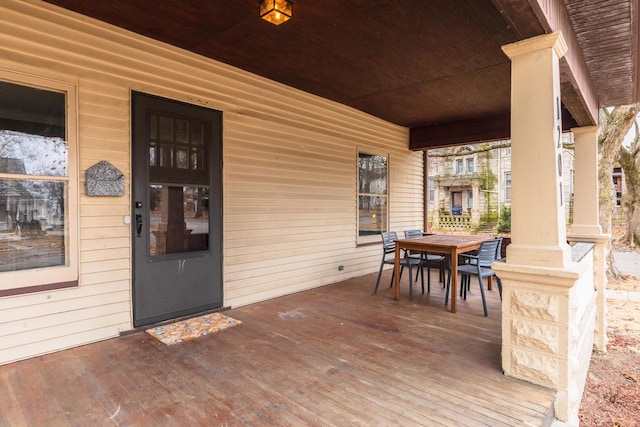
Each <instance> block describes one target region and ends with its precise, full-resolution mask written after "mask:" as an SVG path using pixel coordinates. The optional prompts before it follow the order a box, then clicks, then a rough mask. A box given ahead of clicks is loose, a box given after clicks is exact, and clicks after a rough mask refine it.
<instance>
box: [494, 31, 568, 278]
mask: <svg viewBox="0 0 640 427" xmlns="http://www.w3.org/2000/svg"><path fill="white" fill-rule="evenodd" d="M503 51H504V52H505V53H506V54H507V56H509V58H510V59H511V180H512V186H511V242H512V243H511V245H509V246H508V248H507V262H508V263H514V264H518V265H520V264H525V265H538V266H544V267H559V268H562V267H565V266H567V265H568V264H569V263H570V262H571V250H570V248H569V245H568V244H567V242H566V225H565V212H564V203H567V201H566V200H562V120H561V112H560V74H559V59H560V58H561V57H562V56H563V55H564V54H565V53H566V51H567V47H566V44H565V42H564V39H563V38H562V37H561V36H560V33H553V34H548V35H544V36H540V37H534V38H531V39H528V40H524V41H522V42H518V43H513V44H510V45H507V46H503Z"/></svg>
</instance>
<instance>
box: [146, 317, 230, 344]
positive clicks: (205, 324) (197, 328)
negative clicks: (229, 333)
mask: <svg viewBox="0 0 640 427" xmlns="http://www.w3.org/2000/svg"><path fill="white" fill-rule="evenodd" d="M241 323H242V321H240V320H236V319H234V318H232V317H229V316H225V315H224V314H221V313H211V314H205V315H204V316H199V317H194V318H191V319H187V320H182V321H180V322H176V323H170V324H168V325H162V326H157V327H155V328H151V329H147V330H146V331H145V332H146V333H148V334H149V335H151V336H152V337H154V338H155V339H157V340H158V341H161V342H163V343H165V344H166V345H173V344H178V343H181V342H183V341H189V340H192V339H194V338H198V337H203V336H205V335H208V334H212V333H214V332H218V331H221V330H223V329H227V328H231V327H233V326H237V325H239V324H241Z"/></svg>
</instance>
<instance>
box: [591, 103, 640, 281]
mask: <svg viewBox="0 0 640 427" xmlns="http://www.w3.org/2000/svg"><path fill="white" fill-rule="evenodd" d="M600 111H601V116H600V123H601V131H600V135H599V137H598V157H599V164H598V182H599V184H600V212H599V215H600V225H601V226H602V230H603V231H604V232H605V233H611V231H612V228H613V227H612V215H613V208H614V205H615V200H616V192H615V188H614V185H613V168H614V166H615V164H616V162H618V161H620V150H621V147H622V142H623V141H624V137H625V136H626V135H627V133H628V132H629V129H631V126H633V124H634V123H635V119H636V116H637V115H638V112H639V111H640V103H636V104H630V105H623V106H619V107H615V108H614V109H613V110H611V111H607V110H604V109H603V110H600ZM608 265H609V269H608V273H609V274H610V275H617V270H616V269H615V265H614V263H613V258H612V256H611V253H609V259H608Z"/></svg>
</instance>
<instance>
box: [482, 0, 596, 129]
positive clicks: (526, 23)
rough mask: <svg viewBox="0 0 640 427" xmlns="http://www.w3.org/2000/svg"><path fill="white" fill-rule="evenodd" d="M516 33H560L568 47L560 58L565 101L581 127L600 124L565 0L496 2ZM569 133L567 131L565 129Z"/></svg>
mask: <svg viewBox="0 0 640 427" xmlns="http://www.w3.org/2000/svg"><path fill="white" fill-rule="evenodd" d="M492 3H493V4H494V5H495V7H496V8H497V9H498V10H499V11H500V13H501V14H502V15H503V16H504V17H505V20H507V22H508V23H509V25H510V26H511V27H512V28H513V29H514V31H515V32H516V33H517V34H518V35H519V36H521V37H522V38H523V39H524V38H530V37H534V36H538V35H540V34H544V33H552V32H555V31H560V32H561V33H562V36H563V37H564V39H565V42H566V44H567V47H568V52H567V54H566V55H565V56H564V57H563V58H561V59H560V76H561V77H560V80H561V88H562V89H561V90H562V100H563V103H564V105H565V106H566V107H567V109H568V110H569V112H570V113H571V115H572V116H573V118H574V119H575V122H576V124H577V126H591V125H595V124H597V123H598V108H599V105H598V100H597V97H596V93H595V88H594V86H593V82H592V81H591V78H590V73H589V70H588V69H587V64H586V62H585V60H584V57H583V55H582V50H581V49H580V46H579V44H578V39H577V37H576V35H575V32H574V31H573V25H572V24H571V20H570V19H569V15H568V13H567V10H566V8H565V6H564V3H563V1H562V0H534V1H529V0H492ZM565 130H566V128H565Z"/></svg>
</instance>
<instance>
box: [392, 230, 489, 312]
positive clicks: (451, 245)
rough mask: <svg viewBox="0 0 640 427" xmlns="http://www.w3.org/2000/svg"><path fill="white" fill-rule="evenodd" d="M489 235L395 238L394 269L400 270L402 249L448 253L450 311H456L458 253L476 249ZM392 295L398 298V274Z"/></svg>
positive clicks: (436, 235) (438, 235) (440, 235)
mask: <svg viewBox="0 0 640 427" xmlns="http://www.w3.org/2000/svg"><path fill="white" fill-rule="evenodd" d="M489 239H492V237H489V236H461V235H456V234H431V235H427V236H424V237H421V238H418V239H398V240H396V260H395V261H396V263H395V271H400V270H399V268H400V252H401V251H402V249H406V250H409V251H420V252H429V253H437V254H443V255H449V256H450V257H451V312H452V313H455V312H456V295H457V289H456V288H457V279H458V255H459V254H462V253H465V252H470V251H473V250H476V249H478V248H479V247H480V245H481V244H482V242H483V241H485V240H489ZM393 285H394V288H393V297H394V299H395V300H399V299H400V275H399V274H395V277H394V283H393Z"/></svg>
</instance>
